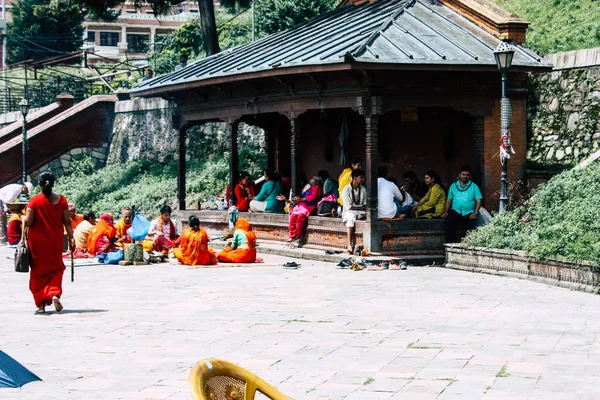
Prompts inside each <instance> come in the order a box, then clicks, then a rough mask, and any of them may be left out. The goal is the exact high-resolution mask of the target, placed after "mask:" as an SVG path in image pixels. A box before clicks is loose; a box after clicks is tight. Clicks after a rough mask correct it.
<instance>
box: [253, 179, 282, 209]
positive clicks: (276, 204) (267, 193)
mask: <svg viewBox="0 0 600 400" xmlns="http://www.w3.org/2000/svg"><path fill="white" fill-rule="evenodd" d="M280 194H283V187H282V186H281V182H274V181H267V182H265V183H264V184H263V186H262V189H261V190H260V193H259V194H257V195H256V198H255V200H257V201H266V202H267V205H266V207H265V212H272V213H280V212H283V207H285V201H281V200H277V196H279V195H280Z"/></svg>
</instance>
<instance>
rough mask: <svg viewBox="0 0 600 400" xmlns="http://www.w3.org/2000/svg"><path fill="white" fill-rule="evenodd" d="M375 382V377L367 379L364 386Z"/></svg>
mask: <svg viewBox="0 0 600 400" xmlns="http://www.w3.org/2000/svg"><path fill="white" fill-rule="evenodd" d="M373 382H375V379H373V378H368V379H367V380H366V381H364V382H363V386H367V385H370V384H371V383H373Z"/></svg>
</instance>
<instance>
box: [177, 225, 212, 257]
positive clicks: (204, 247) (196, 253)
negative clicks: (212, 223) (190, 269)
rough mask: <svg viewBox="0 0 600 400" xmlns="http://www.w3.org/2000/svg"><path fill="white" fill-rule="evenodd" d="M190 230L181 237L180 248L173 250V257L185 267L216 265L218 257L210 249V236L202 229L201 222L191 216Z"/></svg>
mask: <svg viewBox="0 0 600 400" xmlns="http://www.w3.org/2000/svg"><path fill="white" fill-rule="evenodd" d="M188 222H189V225H190V229H188V230H187V231H185V232H184V233H183V235H182V236H181V244H180V247H178V248H175V249H173V255H174V256H175V257H177V259H178V260H179V262H180V263H182V264H184V265H215V264H216V263H217V256H216V255H215V252H214V251H213V249H211V248H209V247H208V235H207V234H206V231H205V230H204V229H202V228H200V220H199V219H198V217H196V216H193V215H192V216H191V217H190V219H189V220H188Z"/></svg>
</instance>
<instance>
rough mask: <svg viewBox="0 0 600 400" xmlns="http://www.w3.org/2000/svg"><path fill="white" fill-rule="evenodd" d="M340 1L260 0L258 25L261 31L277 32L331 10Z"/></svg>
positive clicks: (257, 13) (257, 3)
mask: <svg viewBox="0 0 600 400" xmlns="http://www.w3.org/2000/svg"><path fill="white" fill-rule="evenodd" d="M339 3H340V1H339V0H259V1H257V2H256V25H257V28H258V30H259V31H260V32H261V33H265V34H271V33H276V32H279V31H282V30H284V29H288V28H291V27H292V26H295V25H298V24H300V23H302V22H305V21H308V20H310V19H313V18H314V17H316V16H317V15H320V14H323V13H325V12H327V11H331V10H333V9H334V8H335V7H336V6H337V5H338V4H339Z"/></svg>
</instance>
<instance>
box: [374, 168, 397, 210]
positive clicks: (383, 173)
mask: <svg viewBox="0 0 600 400" xmlns="http://www.w3.org/2000/svg"><path fill="white" fill-rule="evenodd" d="M394 200H397V201H398V202H400V203H402V202H403V201H404V196H402V193H400V189H398V186H396V184H394V183H392V182H390V181H388V180H387V168H386V167H384V166H383V165H380V166H379V167H377V218H378V219H383V218H388V219H391V218H396V215H398V207H397V206H396V203H395V202H394Z"/></svg>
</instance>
